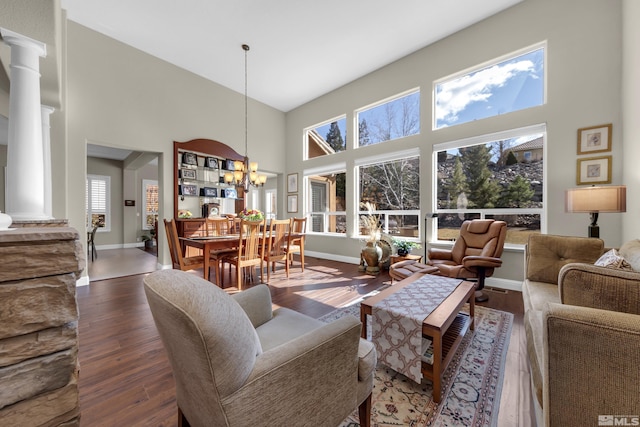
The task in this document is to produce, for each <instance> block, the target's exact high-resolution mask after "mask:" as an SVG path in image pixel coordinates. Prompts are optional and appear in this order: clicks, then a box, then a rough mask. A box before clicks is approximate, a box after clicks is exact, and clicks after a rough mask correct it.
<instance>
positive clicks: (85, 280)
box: [76, 276, 89, 288]
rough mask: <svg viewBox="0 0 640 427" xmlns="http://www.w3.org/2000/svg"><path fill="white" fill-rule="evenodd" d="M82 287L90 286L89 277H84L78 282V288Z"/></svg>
mask: <svg viewBox="0 0 640 427" xmlns="http://www.w3.org/2000/svg"><path fill="white" fill-rule="evenodd" d="M80 286H89V276H82V277H80V278H79V279H78V280H76V288H77V287H80Z"/></svg>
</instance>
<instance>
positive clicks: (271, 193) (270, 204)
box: [264, 189, 278, 219]
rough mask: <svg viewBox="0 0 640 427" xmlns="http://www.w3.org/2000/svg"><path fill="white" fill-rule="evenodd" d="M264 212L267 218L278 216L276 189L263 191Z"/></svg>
mask: <svg viewBox="0 0 640 427" xmlns="http://www.w3.org/2000/svg"><path fill="white" fill-rule="evenodd" d="M264 201H265V203H264V214H265V218H267V219H276V218H277V217H278V191H277V190H276V189H271V190H265V191H264Z"/></svg>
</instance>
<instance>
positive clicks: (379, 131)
mask: <svg viewBox="0 0 640 427" xmlns="http://www.w3.org/2000/svg"><path fill="white" fill-rule="evenodd" d="M356 116H357V121H358V146H360V147H363V146H366V145H373V144H378V143H380V142H385V141H391V140H393V139H397V138H402V137H405V136H410V135H415V134H418V133H420V91H419V90H416V91H412V92H411V93H408V94H403V95H401V96H399V97H396V98H394V99H391V100H387V101H384V102H382V103H380V104H377V105H375V106H373V107H369V108H367V109H364V110H361V111H357V112H356Z"/></svg>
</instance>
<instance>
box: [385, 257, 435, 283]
mask: <svg viewBox="0 0 640 427" xmlns="http://www.w3.org/2000/svg"><path fill="white" fill-rule="evenodd" d="M437 272H438V268H437V267H434V266H432V265H426V264H422V263H421V262H418V261H415V260H406V261H400V262H396V263H395V264H391V267H389V275H390V276H391V277H392V278H393V279H394V280H402V279H406V278H407V277H409V276H411V275H412V274H415V273H425V274H433V273H437Z"/></svg>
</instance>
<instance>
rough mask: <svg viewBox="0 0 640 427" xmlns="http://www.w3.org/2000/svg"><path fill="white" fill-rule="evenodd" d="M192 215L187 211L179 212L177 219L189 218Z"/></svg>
mask: <svg viewBox="0 0 640 427" xmlns="http://www.w3.org/2000/svg"><path fill="white" fill-rule="evenodd" d="M192 216H193V214H192V213H191V212H190V211H188V210H179V211H178V218H191V217H192Z"/></svg>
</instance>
